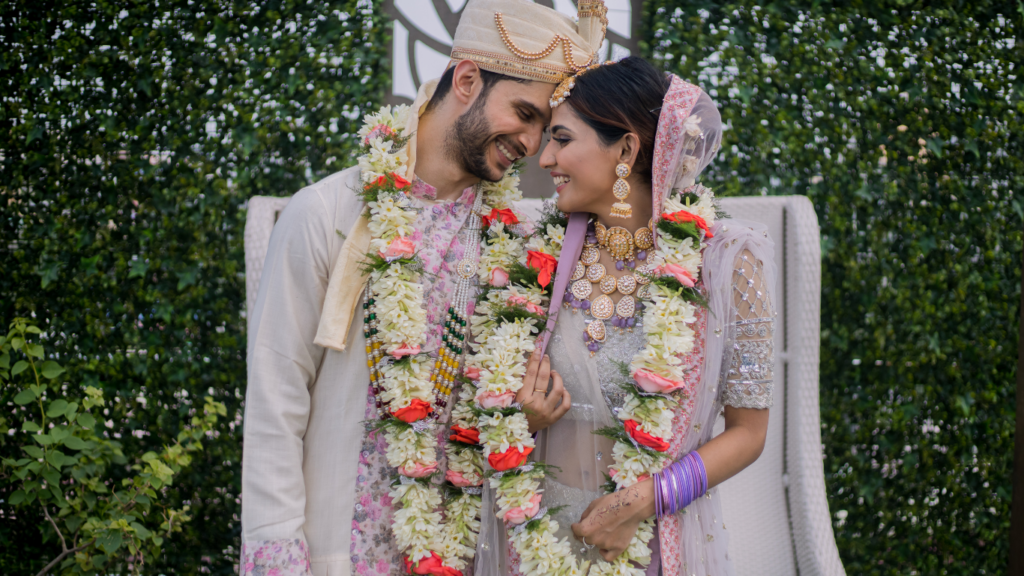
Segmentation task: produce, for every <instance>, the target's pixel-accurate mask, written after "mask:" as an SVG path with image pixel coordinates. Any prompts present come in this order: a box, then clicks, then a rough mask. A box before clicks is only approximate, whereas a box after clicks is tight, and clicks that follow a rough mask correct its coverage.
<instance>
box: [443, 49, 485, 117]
mask: <svg viewBox="0 0 1024 576" xmlns="http://www.w3.org/2000/svg"><path fill="white" fill-rule="evenodd" d="M483 86H484V80H483V77H482V76H481V74H480V67H479V66H477V64H476V62H473V61H472V60H463V61H461V62H459V63H458V64H456V65H455V72H454V73H453V74H452V90H451V93H452V96H454V97H455V99H456V100H457V101H458V102H459V104H460V105H461V106H469V105H470V104H472V103H473V99H474V98H476V97H477V96H479V94H480V91H481V90H482V89H483Z"/></svg>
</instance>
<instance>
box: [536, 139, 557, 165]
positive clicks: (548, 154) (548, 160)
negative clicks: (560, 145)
mask: <svg viewBox="0 0 1024 576" xmlns="http://www.w3.org/2000/svg"><path fill="white" fill-rule="evenodd" d="M554 143H555V142H554V140H551V139H548V143H547V145H545V146H544V150H543V151H542V152H541V153H540V159H539V163H540V167H541V168H543V169H545V170H553V169H554V168H555V167H556V166H558V161H557V160H556V159H555V149H554V148H552V146H551V145H552V144H554Z"/></svg>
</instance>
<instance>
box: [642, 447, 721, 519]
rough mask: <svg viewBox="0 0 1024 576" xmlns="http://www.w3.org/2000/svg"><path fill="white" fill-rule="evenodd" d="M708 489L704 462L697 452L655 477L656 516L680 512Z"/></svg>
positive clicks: (681, 459) (684, 457) (691, 453)
mask: <svg viewBox="0 0 1024 576" xmlns="http://www.w3.org/2000/svg"><path fill="white" fill-rule="evenodd" d="M707 489H708V475H707V470H706V469H705V468H704V460H703V459H701V457H700V454H697V452H696V451H693V452H690V453H688V454H687V455H686V456H683V457H682V458H680V459H679V460H678V461H676V462H673V463H672V464H671V465H669V466H668V467H667V468H665V469H664V470H662V471H661V472H659V473H657V474H655V475H654V498H655V514H656V515H657V516H658V517H659V518H661V517H664V516H669V515H672V514H675V513H677V512H679V511H680V510H682V509H684V508H686V507H687V506H689V505H690V504H691V503H692V502H693V501H694V500H696V499H698V498H700V497H701V496H703V495H704V494H705V493H706V492H707Z"/></svg>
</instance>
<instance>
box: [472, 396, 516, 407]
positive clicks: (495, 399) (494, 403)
mask: <svg viewBox="0 0 1024 576" xmlns="http://www.w3.org/2000/svg"><path fill="white" fill-rule="evenodd" d="M515 399H516V393H515V392H503V393H501V394H499V393H497V392H479V393H478V394H477V395H476V403H477V404H479V405H480V407H481V408H483V409H485V410H486V409H490V408H508V407H509V406H511V405H512V402H514V401H515Z"/></svg>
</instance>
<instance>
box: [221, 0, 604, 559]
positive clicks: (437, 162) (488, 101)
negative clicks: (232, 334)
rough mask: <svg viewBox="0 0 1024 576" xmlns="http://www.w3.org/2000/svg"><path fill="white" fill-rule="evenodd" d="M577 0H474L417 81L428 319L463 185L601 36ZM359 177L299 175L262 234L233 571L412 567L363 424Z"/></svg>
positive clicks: (537, 117)
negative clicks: (309, 180)
mask: <svg viewBox="0 0 1024 576" xmlns="http://www.w3.org/2000/svg"><path fill="white" fill-rule="evenodd" d="M580 5H581V8H582V7H583V6H587V7H588V10H589V11H588V12H581V13H580V25H579V26H577V25H576V24H575V23H574V22H573V21H572V20H571V19H569V18H567V17H565V16H563V15H561V14H559V13H558V12H556V11H554V10H551V9H549V8H544V7H542V6H538V5H536V4H533V3H532V2H528V1H526V0H469V2H468V4H467V5H466V7H465V9H464V10H463V13H462V18H461V21H460V23H459V26H458V29H457V30H456V33H455V38H454V43H453V46H454V47H453V49H452V54H451V62H450V64H449V67H448V69H447V70H446V71H445V72H444V75H443V76H442V77H441V79H440V81H432V82H427V83H426V84H424V85H423V86H422V87H421V88H420V92H419V95H418V97H417V99H416V101H415V102H414V104H413V107H412V114H411V117H410V120H409V125H410V127H411V129H410V130H409V133H410V135H411V140H410V142H409V145H408V163H407V165H406V166H405V167H404V170H405V171H404V173H403V175H404V177H405V178H406V179H407V180H409V181H410V182H412V185H411V187H410V192H409V195H410V196H411V197H412V198H413V201H414V202H417V203H419V204H418V205H419V206H421V207H422V212H421V217H420V218H419V219H418V220H417V224H416V226H417V230H416V233H415V234H414V235H413V236H415V237H417V238H420V237H422V241H421V242H422V244H421V246H422V250H424V251H428V250H430V251H433V253H434V254H435V255H436V258H435V262H436V264H437V268H436V270H428V271H429V272H432V274H423V275H422V277H423V278H424V282H426V281H428V280H426V279H427V278H429V282H431V285H430V286H429V287H427V286H426V285H425V288H429V289H425V292H426V295H425V298H424V301H425V304H426V305H425V308H426V313H427V319H428V332H429V331H434V332H439V331H440V330H441V327H440V326H437V324H441V323H443V322H444V314H443V311H442V312H441V313H438V312H437V310H436V309H433V308H432V303H434V304H436V305H440V304H441V303H446V302H448V301H449V300H450V299H451V296H452V295H451V294H449V292H453V291H454V290H453V287H454V285H455V281H454V280H455V276H453V274H452V270H451V268H453V267H454V266H453V265H452V266H449V263H450V260H451V258H450V257H449V256H448V254H449V252H451V253H456V252H458V251H459V250H461V247H459V246H458V242H459V239H458V232H459V230H460V229H461V228H462V226H463V225H464V224H465V222H466V220H467V217H468V215H469V212H470V209H471V204H472V198H473V188H472V187H473V186H474V185H475V184H477V183H478V182H480V181H481V180H487V181H496V180H499V179H500V178H501V177H502V175H503V173H504V172H505V171H506V170H507V169H508V167H509V166H510V165H511V164H512V163H513V162H514V161H515V160H517V159H519V158H522V157H523V156H527V155H531V156H532V155H534V154H536V153H537V152H538V150H539V148H540V145H541V137H542V132H543V130H544V128H545V126H546V125H547V123H548V121H549V119H550V115H551V114H550V108H549V105H548V100H549V99H550V97H551V94H552V92H553V90H554V87H555V85H556V84H557V83H559V82H561V81H562V80H563V79H564V78H566V77H567V76H569V75H571V74H572V67H571V66H569V65H568V64H567V63H566V56H567V55H568V56H571V57H572V58H573V61H574V63H575V64H576V65H577V66H578V65H582V64H585V63H587V62H588V61H589V60H591V59H592V58H593V57H594V54H595V52H596V51H597V49H598V48H599V47H600V44H601V40H602V39H603V35H604V26H605V24H606V20H605V19H604V7H603V4H602V3H601V2H595V1H587V2H580ZM498 13H500V14H501V16H496V14H498ZM594 14H597V15H599V18H597V19H595V16H594ZM553 38H554V39H555V40H553ZM552 45H555V46H556V49H554V50H547V48H549V47H550V46H552ZM566 46H570V47H571V49H567V48H566ZM362 185H363V183H362V180H361V179H360V169H359V167H358V166H353V167H351V168H348V169H346V170H343V171H341V172H339V173H337V174H334V175H332V176H329V177H327V178H325V179H324V180H321V181H320V182H317V183H315V184H313V185H311V186H309V187H307V188H304V189H303V190H301V191H299V192H298V193H297V194H296V195H295V196H294V197H293V198H292V200H291V201H290V203H289V204H288V207H287V209H286V210H285V211H284V212H283V213H282V214H281V217H280V219H279V221H278V222H277V224H276V226H275V228H274V232H273V236H272V237H271V241H270V248H269V250H268V252H267V258H266V263H265V265H264V268H263V274H262V281H261V283H260V288H259V293H258V296H257V299H256V304H255V306H254V308H253V311H252V317H251V318H250V321H249V341H248V344H249V345H248V366H249V370H248V389H247V392H246V411H245V451H244V458H243V464H242V564H241V567H240V569H241V572H242V574H254V575H260V576H263V575H265V574H280V575H282V576H291V575H305V574H310V573H312V574H316V575H326V574H330V575H331V576H335V575H341V574H343V575H346V576H347V575H349V574H360V575H363V574H371V575H377V574H379V575H390V574H400V573H404V572H405V566H404V564H403V562H402V555H401V550H399V549H398V547H397V546H396V544H395V539H394V537H393V535H392V534H391V518H392V514H393V510H392V502H391V499H390V498H389V496H388V492H389V490H390V486H389V483H390V474H391V471H389V470H388V468H387V461H386V458H385V457H384V452H385V450H386V448H387V447H386V446H385V445H384V441H383V439H382V438H381V435H379V434H378V435H368V434H367V433H366V431H365V429H364V426H363V422H364V421H365V420H369V419H372V418H374V417H375V416H376V414H377V412H376V408H377V406H376V405H375V404H374V399H373V396H372V394H369V382H370V378H369V372H368V370H367V358H366V351H365V347H366V341H365V339H364V336H363V331H362V317H361V316H360V317H359V318H357V319H356V321H354V322H353V321H352V314H353V308H354V306H355V304H356V300H355V299H356V298H358V297H359V295H360V294H361V292H362V286H363V282H364V280H363V279H362V278H363V276H362V273H361V272H360V270H359V266H358V261H359V260H360V259H361V258H362V256H364V255H365V254H366V253H367V252H368V249H367V247H366V246H365V245H364V244H365V242H366V240H365V238H367V237H368V236H367V233H366V222H365V220H363V219H362V218H361V214H362V213H363V211H364V206H363V204H362V203H361V201H360V200H359V199H358V197H357V196H356V195H355V193H354V192H353V191H354V190H358V189H359V188H360V187H361V186H362ZM434 308H436V306H435V307H434ZM428 342H429V339H428ZM484 513H487V512H486V511H485V512H484Z"/></svg>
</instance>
